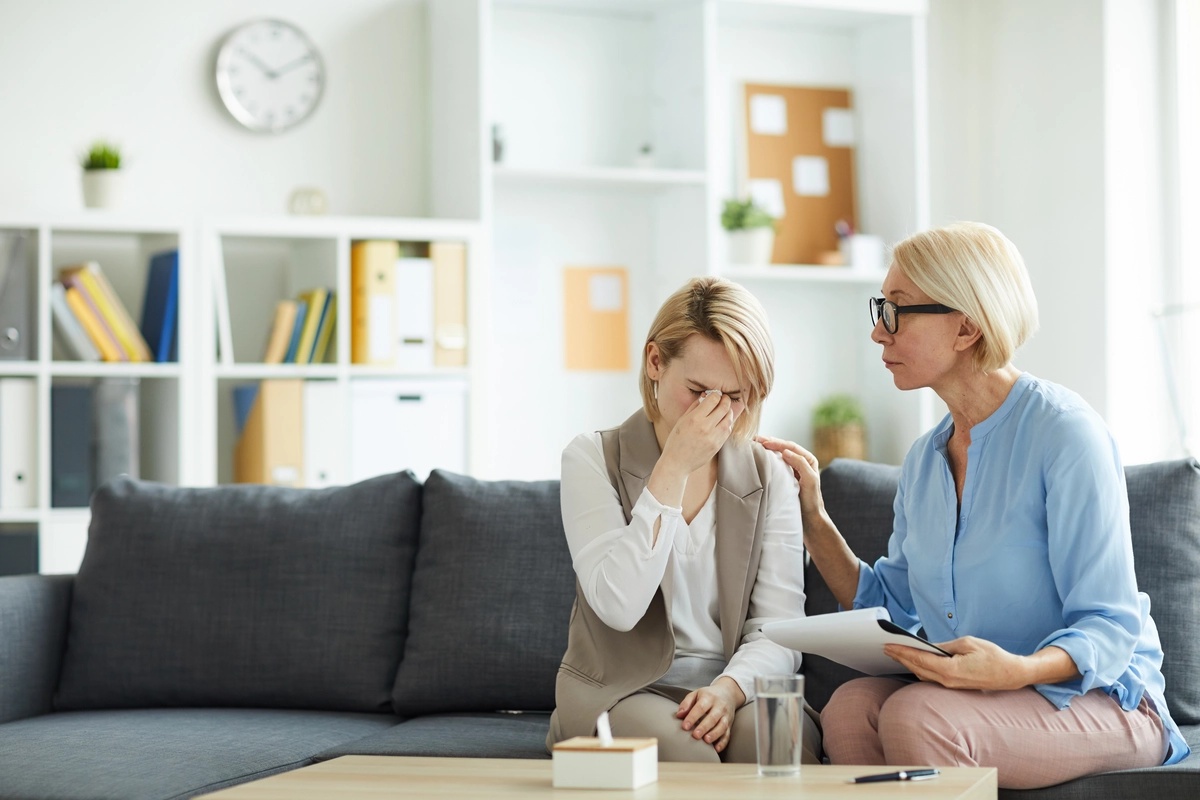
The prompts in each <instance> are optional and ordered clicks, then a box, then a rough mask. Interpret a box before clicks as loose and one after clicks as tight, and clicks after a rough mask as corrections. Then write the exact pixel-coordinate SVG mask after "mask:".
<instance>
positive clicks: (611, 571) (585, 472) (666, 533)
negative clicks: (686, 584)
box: [561, 433, 683, 631]
mask: <svg viewBox="0 0 1200 800" xmlns="http://www.w3.org/2000/svg"><path fill="white" fill-rule="evenodd" d="M561 488H562V501H561V502H562V517H563V528H564V529H565V531H566V534H567V547H568V548H569V549H570V551H571V563H572V565H573V566H574V568H575V574H576V576H577V577H578V578H579V585H580V586H581V587H582V590H583V596H584V598H585V599H586V600H587V602H588V605H589V606H591V608H592V610H593V611H595V612H596V614H597V615H598V616H599V617H600V619H601V620H603V621H604V624H605V625H608V626H609V627H610V628H613V629H615V630H619V631H628V630H631V629H632V628H633V626H634V625H636V624H637V622H638V620H640V619H641V618H642V616H643V615H644V614H645V613H646V609H647V608H648V607H649V605H650V601H651V600H652V599H653V598H654V592H655V590H657V589H658V587H659V585H660V584H661V583H662V579H663V575H664V574H665V572H666V570H667V559H668V557H669V556H670V554H671V544H672V542H673V541H674V539H675V531H676V530H678V528H679V525H680V524H681V523H682V519H683V517H682V514H683V509H682V508H680V507H673V506H665V505H663V504H662V503H660V502H658V500H656V499H655V497H654V495H652V494H651V493H650V490H649V489H645V490H643V491H642V494H641V496H640V497H639V498H638V499H637V502H636V503H635V504H634V507H633V514H632V517H633V519H632V521H631V522H630V523H629V524H626V523H625V513H624V512H623V511H622V510H621V499H620V497H619V496H618V495H617V490H616V489H615V488H614V487H613V485H612V483H611V482H610V481H609V479H608V470H607V468H606V467H605V465H604V456H603V452H602V448H601V444H600V435H599V434H598V433H592V434H586V433H585V434H581V435H579V436H576V437H575V439H574V440H573V441H572V442H571V443H570V444H569V445H567V447H566V449H565V450H563V455H562V483H561ZM660 519H661V520H662V523H661V525H660V526H659V531H658V541H657V542H655V541H654V523H655V521H656V520H660Z"/></svg>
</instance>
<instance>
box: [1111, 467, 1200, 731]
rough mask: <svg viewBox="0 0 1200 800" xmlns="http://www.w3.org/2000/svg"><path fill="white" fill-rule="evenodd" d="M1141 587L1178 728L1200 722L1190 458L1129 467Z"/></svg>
mask: <svg viewBox="0 0 1200 800" xmlns="http://www.w3.org/2000/svg"><path fill="white" fill-rule="evenodd" d="M1125 481H1126V485H1127V486H1128V488H1129V523H1130V527H1131V528H1132V531H1133V561H1134V568H1135V569H1136V571H1137V579H1138V588H1139V589H1141V590H1142V591H1143V592H1145V593H1146V594H1148V595H1149V596H1150V616H1151V617H1153V618H1154V623H1155V624H1156V625H1157V626H1158V635H1159V638H1161V639H1162V646H1163V666H1162V671H1163V676H1164V677H1165V678H1166V680H1167V705H1168V706H1169V707H1170V709H1171V718H1172V719H1174V720H1175V722H1176V723H1177V724H1179V725H1195V724H1197V723H1200V638H1197V636H1196V634H1195V626H1196V620H1198V619H1200V464H1197V463H1196V461H1195V460H1193V459H1183V460H1179V461H1161V462H1158V463H1154V464H1138V465H1136V466H1131V467H1128V468H1127V469H1126V470H1125Z"/></svg>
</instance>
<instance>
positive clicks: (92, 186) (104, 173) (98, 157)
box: [79, 139, 123, 208]
mask: <svg viewBox="0 0 1200 800" xmlns="http://www.w3.org/2000/svg"><path fill="white" fill-rule="evenodd" d="M79 165H80V166H81V167H83V204H84V205H85V206H87V207H88V208H112V207H113V206H116V205H118V204H119V203H120V201H121V188H122V185H121V178H122V177H123V176H122V175H121V148H120V147H118V146H117V145H115V144H113V143H111V142H107V141H104V140H103V139H98V140H96V141H95V142H93V143H92V146H91V147H90V148H88V149H87V150H86V151H85V152H84V153H83V155H81V156H80V157H79Z"/></svg>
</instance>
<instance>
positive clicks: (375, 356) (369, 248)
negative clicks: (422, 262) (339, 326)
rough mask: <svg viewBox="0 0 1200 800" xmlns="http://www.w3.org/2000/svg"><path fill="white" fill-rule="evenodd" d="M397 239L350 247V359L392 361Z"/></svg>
mask: <svg viewBox="0 0 1200 800" xmlns="http://www.w3.org/2000/svg"><path fill="white" fill-rule="evenodd" d="M399 257H400V243H399V242H391V241H388V242H383V241H365V242H355V243H354V244H353V245H352V246H351V247H350V361H351V363H354V364H384V365H387V366H392V365H393V364H395V363H396V347H397V343H396V312H395V304H396V297H395V295H396V259H398V258H399Z"/></svg>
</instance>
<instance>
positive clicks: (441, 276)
mask: <svg viewBox="0 0 1200 800" xmlns="http://www.w3.org/2000/svg"><path fill="white" fill-rule="evenodd" d="M429 259H430V261H432V262H433V304H434V306H433V365H434V366H435V367H465V366H466V365H467V246H466V245H465V244H462V243H461V242H430V244H429Z"/></svg>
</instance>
